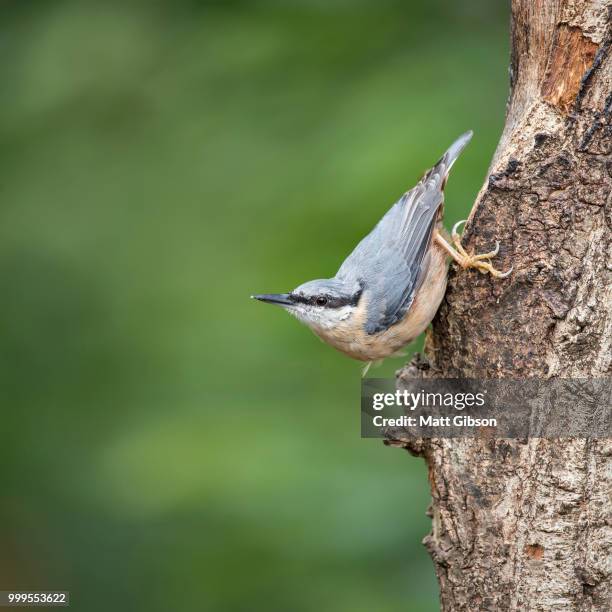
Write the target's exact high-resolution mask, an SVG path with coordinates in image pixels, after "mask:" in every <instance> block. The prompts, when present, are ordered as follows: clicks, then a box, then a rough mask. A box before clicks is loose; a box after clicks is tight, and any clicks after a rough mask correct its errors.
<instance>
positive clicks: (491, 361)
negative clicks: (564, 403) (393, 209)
mask: <svg viewBox="0 0 612 612" xmlns="http://www.w3.org/2000/svg"><path fill="white" fill-rule="evenodd" d="M611 11H612V7H611V6H610V3H609V2H606V1H604V0H513V2H512V57H511V68H510V81H511V93H510V98H509V103H508V109H507V118H506V125H505V129H504V132H503V135H502V137H501V140H500V143H499V146H498V148H497V151H496V153H495V156H494V159H493V161H492V164H491V168H490V171H489V176H488V179H487V181H486V183H485V185H484V186H483V188H482V190H481V192H480V194H479V196H478V199H477V202H476V204H475V206H474V209H473V210H472V213H471V216H470V220H469V223H468V226H467V229H466V234H465V238H464V246H466V247H467V250H468V251H477V252H483V251H487V250H489V249H490V247H491V245H492V244H493V243H494V242H495V240H496V239H497V240H499V241H500V243H501V252H500V255H499V256H498V258H497V259H496V260H495V262H494V263H495V265H496V267H497V268H498V269H507V268H508V267H510V266H514V272H513V274H512V275H511V276H510V277H509V278H508V279H506V280H501V281H500V280H495V279H492V278H491V277H490V276H483V275H481V274H479V273H478V272H476V271H467V272H466V271H456V270H451V273H450V280H449V287H448V291H447V294H446V297H445V300H444V302H443V304H442V306H441V308H440V310H439V312H438V315H437V317H436V319H435V321H434V323H433V331H432V332H431V333H430V334H429V335H428V338H427V342H426V349H425V350H426V354H427V357H428V359H427V360H423V359H421V358H417V359H415V360H413V362H412V363H411V364H409V365H408V366H406V367H405V368H404V370H402V372H401V373H400V376H412V377H413V376H416V375H419V376H424V377H434V378H462V377H466V378H498V377H508V378H518V379H520V378H528V377H541V378H549V377H577V378H584V377H587V378H588V377H602V376H609V375H610V364H611V359H612V350H611V347H610V343H611V337H612V329H611V326H612V317H611V316H610V308H611V306H612V303H611V302H612V300H611V291H612V283H611V274H612V273H611V271H612V260H611V258H610V255H611V241H610V237H611V232H610V229H611V226H612V218H611V217H612V216H611V209H610V204H611V199H610V191H611V189H610V187H611V174H612V160H611V158H610V150H611V140H612V139H611V135H612V127H611V123H610V114H611V107H612V94H611V81H612V61H611V57H610V43H611V38H610V15H611ZM608 409H609V408H608ZM388 443H389V444H392V445H396V446H402V447H404V448H407V449H408V450H409V451H410V452H412V453H413V454H416V455H420V456H422V457H424V458H425V460H426V462H427V465H428V467H429V479H430V483H431V492H432V508H431V516H432V522H433V526H432V532H431V534H429V535H428V536H427V537H426V538H425V541H424V543H425V545H426V547H427V548H428V550H429V551H430V553H431V556H432V558H433V561H434V565H435V569H436V573H437V576H438V579H439V582H440V600H441V607H442V609H443V610H449V611H451V610H452V611H453V612H456V611H458V610H492V611H493V610H495V611H496V610H521V611H523V610H555V611H560V610H610V609H611V606H612V603H611V602H612V592H611V584H610V582H611V581H610V565H609V563H610V558H611V556H610V552H611V551H610V548H611V543H612V526H611V523H610V516H609V510H610V498H609V494H610V467H611V466H610V456H611V455H612V441H611V440H609V439H608V440H605V439H597V440H596V439H565V440H545V439H529V440H502V439H497V440H489V441H486V440H478V439H421V440H412V441H410V440H407V439H393V440H389V441H388Z"/></svg>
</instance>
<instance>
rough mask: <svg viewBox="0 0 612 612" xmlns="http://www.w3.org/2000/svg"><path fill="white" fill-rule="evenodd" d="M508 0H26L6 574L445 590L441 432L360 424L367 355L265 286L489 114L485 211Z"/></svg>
mask: <svg viewBox="0 0 612 612" xmlns="http://www.w3.org/2000/svg"><path fill="white" fill-rule="evenodd" d="M505 4H506V3H505V2H491V1H490V0H466V1H465V2H461V3H455V2H450V1H442V0H434V1H432V0H419V1H413V2H405V1H403V2H402V1H399V0H397V1H395V0H367V1H366V0H352V1H349V0H292V1H291V0H290V1H286V2H281V1H280V0H268V1H263V0H262V1H258V2H247V1H242V2H240V1H233V2H230V1H227V2H220V1H219V2H204V1H196V0H181V1H176V0H175V1H173V2H170V1H166V2H162V1H148V2H145V1H144V0H141V1H132V2H126V1H123V2H118V1H117V2H112V1H107V2H93V1H91V2H89V1H76V0H75V1H68V0H65V1H60V0H58V1H49V0H46V1H42V0H40V1H35V0H14V1H8V0H4V1H2V2H0V82H1V83H2V87H1V88H0V105H1V109H2V112H1V113H0V161H1V168H2V170H1V173H0V284H1V287H2V300H1V301H0V325H1V331H0V347H1V348H0V383H1V387H0V388H1V394H2V395H1V397H2V405H3V413H2V414H3V428H2V433H3V436H2V444H1V446H0V471H1V477H2V489H1V494H0V495H1V497H0V588H2V589H9V588H30V589H43V588H49V589H50V588H55V589H69V590H71V592H72V598H73V606H72V607H73V608H74V609H76V610H87V611H88V612H96V611H107V610H160V611H162V610H163V611H166V610H196V609H197V610H215V611H217V610H219V611H231V612H234V611H242V610H265V611H267V612H274V611H283V612H285V611H287V610H291V611H294V610H295V611H298V612H300V611H310V610H323V611H334V612H335V611H338V612H342V611H351V612H359V611H371V610H377V611H381V612H386V611H389V612H391V611H399V610H402V611H405V610H411V611H412V610H414V611H417V610H436V609H437V596H436V584H435V578H434V575H433V570H432V566H431V562H430V561H429V558H428V555H427V554H426V552H425V550H424V549H423V547H422V546H421V544H420V541H421V539H422V537H423V536H424V535H425V534H426V533H427V531H428V530H429V519H427V518H426V516H425V510H426V507H427V504H428V499H429V494H428V484H427V478H426V473H425V469H424V466H423V464H422V462H421V461H420V460H416V459H413V458H411V457H409V456H408V455H406V454H404V453H402V452H400V451H397V450H390V449H385V448H384V447H383V446H382V444H381V443H380V441H375V440H361V439H360V438H359V414H358V406H359V371H360V364H358V363H356V362H352V361H350V360H348V359H346V358H344V357H343V356H341V355H340V354H339V353H336V352H334V351H333V350H332V349H330V348H328V347H326V346H324V345H322V344H321V343H320V342H318V341H317V340H316V338H315V337H314V336H313V335H312V334H311V333H310V332H309V331H308V330H307V329H306V328H304V327H302V326H300V325H298V324H297V323H296V321H295V320H293V319H291V318H290V317H288V316H287V315H286V314H285V313H283V312H281V311H280V310H279V309H276V308H272V307H268V306H265V305H263V304H259V303H253V302H251V301H250V300H249V299H248V296H249V294H250V293H253V292H265V291H285V290H289V289H291V288H293V287H294V286H296V285H298V284H300V283H301V282H303V281H305V280H308V279H310V278H320V277H327V276H330V275H332V274H333V273H334V272H335V271H336V269H337V267H338V265H339V264H340V262H341V261H342V260H343V258H344V257H345V256H346V254H347V253H348V252H349V251H350V250H351V248H352V247H353V246H354V245H355V244H356V242H357V241H358V240H359V239H360V238H361V237H362V236H363V235H364V234H365V233H367V232H368V231H369V230H370V229H371V227H372V226H373V225H374V224H375V222H376V221H377V220H378V218H379V217H380V216H381V215H382V214H383V212H384V211H385V210H386V209H387V207H388V206H389V205H390V204H391V203H392V202H393V201H395V199H397V197H398V196H399V195H400V194H401V193H402V191H403V190H405V189H406V188H409V187H411V186H412V185H413V184H414V182H415V181H416V179H417V178H418V177H419V176H420V174H421V173H422V171H423V170H425V169H426V168H427V167H429V166H430V165H431V164H432V163H433V162H434V161H435V160H436V159H437V157H438V156H439V155H440V154H441V153H442V151H443V150H444V149H445V147H446V146H447V145H448V144H449V143H450V142H451V141H452V139H453V138H455V137H456V136H457V135H458V134H460V133H461V132H463V131H464V130H466V129H468V128H473V129H474V130H475V138H474V140H473V143H472V144H471V145H470V147H469V148H468V150H467V151H466V153H465V154H464V156H463V157H462V159H461V160H460V162H459V163H458V164H457V165H456V167H455V170H454V172H453V175H452V177H451V181H450V183H449V187H448V190H447V202H448V205H447V225H449V226H450V224H451V223H452V222H453V221H455V220H457V219H459V218H463V217H465V216H466V213H467V211H468V210H469V207H470V205H471V202H472V201H473V199H474V196H475V194H476V192H477V190H478V188H479V187H480V183H481V181H482V179H483V177H484V174H485V171H486V167H487V163H488V160H489V159H490V157H491V154H492V152H493V149H494V147H495V143H496V142H497V139H498V135H499V133H500V130H501V126H502V120H503V111H504V105H505V95H506V91H507V78H506V65H507V32H506V30H507V26H506V21H507V10H508V9H507V7H506V6H505ZM417 344H418V343H417ZM415 346H416V345H415ZM414 348H415V347H414V346H413V347H410V349H411V350H414ZM409 352H410V351H409ZM402 361H403V360H401V359H394V360H389V361H387V362H386V363H385V364H384V365H383V366H382V367H381V368H380V369H379V370H377V371H374V375H378V376H383V375H392V374H393V372H394V370H395V369H396V368H398V367H399V366H400V365H401V364H402Z"/></svg>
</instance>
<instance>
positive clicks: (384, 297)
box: [252, 132, 512, 369]
mask: <svg viewBox="0 0 612 612" xmlns="http://www.w3.org/2000/svg"><path fill="white" fill-rule="evenodd" d="M471 138H472V132H466V133H465V134H463V135H462V136H460V137H459V138H458V139H457V140H456V141H455V142H454V143H453V144H452V145H451V146H450V148H449V149H448V151H446V153H445V154H444V155H443V156H442V158H441V159H440V161H439V162H438V163H437V164H436V165H435V166H434V167H433V168H432V169H431V170H429V171H428V172H427V173H426V174H425V176H423V178H422V179H421V180H420V182H419V183H418V184H417V185H416V187H414V188H413V189H411V190H410V191H408V192H407V193H405V194H404V195H403V196H402V197H401V198H400V200H399V201H398V202H396V203H395V204H394V205H393V206H392V207H391V209H390V210H389V211H388V212H387V213H386V214H385V216H384V217H383V218H382V219H381V220H380V221H379V223H378V225H376V227H375V228H374V229H373V230H372V231H371V232H370V233H369V234H368V235H367V236H366V237H365V238H364V239H363V240H362V241H361V242H360V243H359V244H358V245H357V247H356V248H355V250H354V251H353V252H352V253H351V254H350V255H349V256H348V257H347V258H346V259H345V261H344V263H343V264H342V265H341V266H340V269H339V270H338V272H337V274H336V275H335V276H334V277H333V278H329V279H322V280H313V281H309V282H307V283H304V284H303V285H300V286H299V287H297V288H296V289H294V290H293V291H292V292H291V293H275V294H263V295H253V296H252V297H253V298H255V299H257V300H261V301H262V302H268V303H270V304H278V305H279V306H282V307H283V308H284V309H285V310H287V312H289V313H290V314H292V315H294V316H295V317H297V318H298V319H299V320H300V321H302V322H303V323H305V324H306V325H308V327H310V328H311V329H312V331H313V332H314V333H315V334H316V335H317V336H319V338H321V339H322V340H323V341H325V342H327V343H328V344H331V346H333V347H334V348H336V349H338V350H339V351H341V352H343V353H345V354H346V355H348V356H349V357H352V358H353V359H359V360H361V361H368V362H373V361H378V360H381V359H384V358H385V357H389V356H390V355H394V354H397V353H398V351H399V350H400V349H401V348H402V347H403V346H405V345H406V344H408V343H409V342H411V341H412V340H414V338H416V337H417V336H418V335H419V334H420V333H421V332H422V331H424V330H425V328H426V327H427V326H428V325H429V323H430V321H431V320H432V319H433V317H434V315H435V314H436V311H437V310H438V307H439V305H440V302H441V301H442V298H443V297H444V292H445V290H446V276H447V263H446V260H447V256H450V257H451V258H452V259H453V260H454V261H456V262H457V264H459V266H461V267H462V268H476V269H478V270H480V271H481V272H482V273H487V272H488V273H490V274H491V275H493V276H495V277H497V278H504V277H506V276H508V274H510V272H511V271H512V269H510V270H508V271H507V272H504V273H502V272H499V271H497V270H496V269H495V268H494V267H493V266H492V265H491V261H490V260H491V258H492V257H495V255H497V253H498V250H499V243H496V245H495V248H494V249H493V250H492V251H491V252H489V253H483V254H482V255H470V254H469V253H467V252H466V251H465V249H464V248H463V246H462V245H461V237H460V236H459V234H458V233H457V228H458V227H459V225H461V224H462V223H465V221H460V222H459V223H457V224H455V226H454V227H453V230H452V233H451V239H452V242H453V245H454V246H451V244H450V241H449V240H447V239H446V238H445V237H444V235H443V232H444V229H443V227H442V216H443V205H444V187H445V185H446V180H447V178H448V173H449V171H450V169H451V168H452V166H453V164H454V163H455V161H456V159H457V157H458V156H459V154H460V153H461V151H462V150H463V149H464V147H465V146H466V145H467V143H468V142H469V141H470V139H471ZM368 365H369V364H368ZM366 369H367V368H366Z"/></svg>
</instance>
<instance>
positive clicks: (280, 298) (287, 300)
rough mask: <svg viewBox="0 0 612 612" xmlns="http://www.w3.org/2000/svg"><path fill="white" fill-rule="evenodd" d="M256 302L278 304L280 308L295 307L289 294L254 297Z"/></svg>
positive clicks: (264, 294) (263, 294)
mask: <svg viewBox="0 0 612 612" xmlns="http://www.w3.org/2000/svg"><path fill="white" fill-rule="evenodd" d="M251 297H252V298H253V299H254V300H259V301H260V302H268V304H278V305H279V306H293V300H292V299H291V295H290V294H289V293H262V294H261V295H252V296H251Z"/></svg>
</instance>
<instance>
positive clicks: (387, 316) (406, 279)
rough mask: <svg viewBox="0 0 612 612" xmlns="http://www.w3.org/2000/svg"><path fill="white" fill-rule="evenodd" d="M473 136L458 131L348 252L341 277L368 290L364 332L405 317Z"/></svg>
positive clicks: (391, 323)
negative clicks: (449, 187)
mask: <svg viewBox="0 0 612 612" xmlns="http://www.w3.org/2000/svg"><path fill="white" fill-rule="evenodd" d="M471 136H472V133H471V132H467V133H466V134H463V135H462V136H460V137H459V138H458V139H457V140H456V141H455V142H454V143H453V144H452V145H451V146H450V148H449V149H448V151H447V152H446V153H445V154H444V155H443V156H442V158H441V159H440V161H439V162H438V163H437V164H436V165H435V166H434V167H433V168H432V169H431V170H429V171H428V172H427V173H426V174H425V176H424V177H423V178H422V179H421V181H420V182H419V183H418V184H417V185H416V186H415V187H414V188H413V189H411V190H410V191H408V192H407V193H406V194H404V195H403V196H402V198H400V200H399V201H398V202H396V203H395V204H394V205H393V206H392V207H391V209H390V210H389V211H388V212H387V213H386V214H385V216H384V217H383V218H382V219H381V220H380V222H379V223H378V225H377V226H376V227H375V228H374V229H373V230H372V232H370V234H368V235H367V236H366V237H365V238H364V239H363V240H362V241H361V242H360V243H359V244H358V245H357V247H356V248H355V250H354V251H353V252H352V253H351V254H350V255H349V256H348V257H347V259H346V260H345V261H344V263H343V264H342V266H341V267H340V269H339V270H338V274H337V275H336V277H337V278H340V279H346V280H353V281H359V282H360V283H361V284H363V285H364V286H365V287H367V292H368V315H367V321H366V331H367V332H368V333H370V334H374V333H377V332H380V331H383V330H385V329H387V328H389V327H391V326H392V325H394V324H395V323H397V322H398V321H401V320H402V319H403V317H404V315H405V314H406V312H407V310H408V309H409V308H410V306H411V304H412V302H413V301H414V297H415V294H416V292H417V290H418V289H419V287H420V285H421V283H422V281H423V278H424V276H425V273H426V271H427V266H428V252H429V245H430V243H431V240H432V235H433V230H434V227H435V224H436V220H437V217H438V211H439V209H440V207H441V206H442V204H443V202H444V194H443V189H444V185H445V183H446V178H447V176H448V172H449V170H450V168H451V166H452V165H453V163H454V162H455V160H456V159H457V157H458V155H459V153H460V152H461V151H462V150H463V148H464V147H465V145H466V144H467V143H468V142H469V140H470V138H471Z"/></svg>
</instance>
